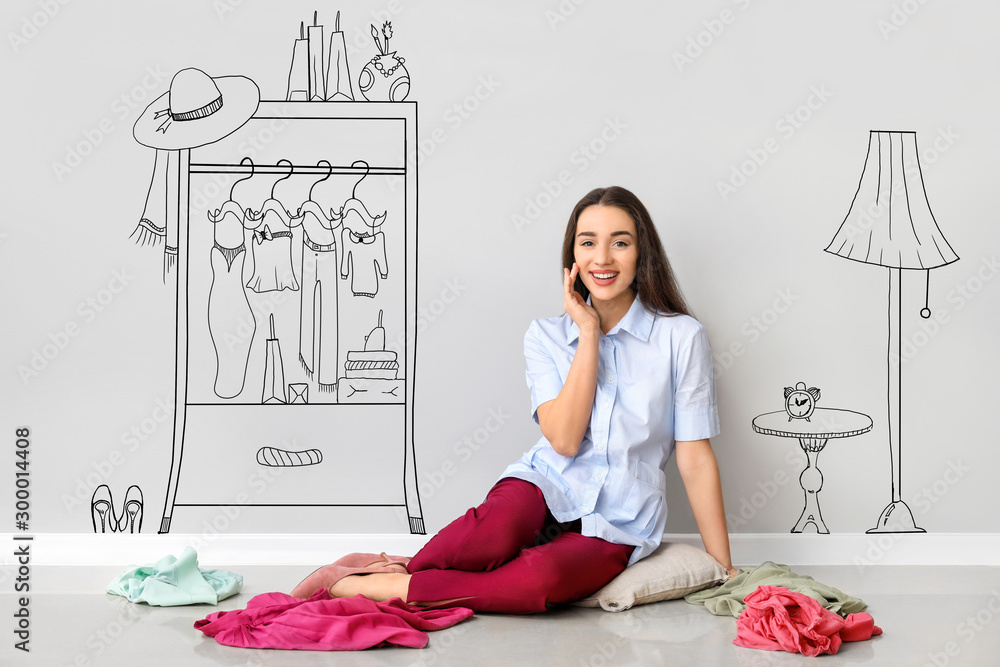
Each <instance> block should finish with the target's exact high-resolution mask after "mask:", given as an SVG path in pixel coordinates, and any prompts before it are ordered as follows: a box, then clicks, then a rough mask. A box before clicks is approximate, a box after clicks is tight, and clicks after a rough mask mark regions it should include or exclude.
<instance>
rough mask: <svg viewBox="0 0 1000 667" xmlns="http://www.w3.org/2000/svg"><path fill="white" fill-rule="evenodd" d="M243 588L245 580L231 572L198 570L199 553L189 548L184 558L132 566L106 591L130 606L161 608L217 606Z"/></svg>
mask: <svg viewBox="0 0 1000 667" xmlns="http://www.w3.org/2000/svg"><path fill="white" fill-rule="evenodd" d="M242 588H243V577H242V576H240V575H238V574H236V573H234V572H230V571H229V570H202V569H199V568H198V553H197V552H196V551H195V550H194V549H193V548H191V547H186V548H185V549H184V551H183V552H182V553H181V557H180V558H174V557H173V556H172V555H167V556H164V557H163V558H161V559H160V560H158V561H156V562H155V563H153V564H152V565H143V566H137V565H131V566H129V568H128V569H127V570H125V571H124V572H122V573H121V574H119V575H118V576H117V577H115V579H114V581H112V582H111V583H110V584H108V586H107V588H106V589H105V591H107V592H108V593H112V594H114V595H121V596H122V597H124V598H127V599H128V601H129V602H145V603H146V604H148V605H153V606H157V607H175V606H179V605H185V604H217V603H218V602H219V600H225V599H226V598H228V597H230V596H232V595H236V594H237V593H239V592H240V590H241V589H242Z"/></svg>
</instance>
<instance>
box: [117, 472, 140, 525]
mask: <svg viewBox="0 0 1000 667" xmlns="http://www.w3.org/2000/svg"><path fill="white" fill-rule="evenodd" d="M126 528H128V532H130V533H138V532H139V531H140V530H141V529H142V490H140V489H139V487H138V486H136V485H135V484H133V485H132V486H130V487H128V491H126V492H125V504H124V506H122V514H121V517H120V518H119V519H118V532H119V533H124V532H126V531H125V529H126Z"/></svg>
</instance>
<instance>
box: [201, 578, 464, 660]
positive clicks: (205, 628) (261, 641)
mask: <svg viewBox="0 0 1000 667" xmlns="http://www.w3.org/2000/svg"><path fill="white" fill-rule="evenodd" d="M470 616H472V610H471V609H466V608H465V607H451V608H448V609H423V608H421V607H411V606H410V605H408V604H406V603H405V602H403V601H402V600H401V599H400V598H393V599H392V600H389V601H388V602H375V601H373V600H369V599H367V598H365V597H364V596H362V595H358V596H356V597H353V598H332V597H330V593H329V592H328V591H327V590H326V589H325V588H321V589H319V590H318V591H316V593H315V594H314V595H312V596H311V597H309V598H308V599H305V600H303V599H300V598H293V597H292V596H290V595H285V594H284V593H262V594H260V595H256V596H254V597H253V598H252V599H251V600H250V602H249V603H248V604H247V608H246V609H236V610H233V611H217V612H213V613H211V614H209V615H208V616H207V617H206V618H204V619H202V620H200V621H195V623H194V627H195V628H196V629H198V630H201V631H202V632H204V633H205V634H206V635H208V636H209V637H214V638H215V640H216V641H217V642H219V643H220V644H225V645H226V646H240V647H243V648H278V649H298V650H305V651H356V650H363V649H366V648H371V647H373V646H383V645H387V644H388V645H392V646H408V647H412V648H423V647H424V646H426V645H427V631H429V630H441V629H444V628H450V627H451V626H453V625H455V624H456V623H458V622H460V621H463V620H465V619H466V618H469V617H470Z"/></svg>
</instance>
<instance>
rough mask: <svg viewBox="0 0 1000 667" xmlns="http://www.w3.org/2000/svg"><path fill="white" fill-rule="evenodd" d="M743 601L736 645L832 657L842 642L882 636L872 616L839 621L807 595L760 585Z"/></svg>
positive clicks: (850, 616) (837, 617)
mask: <svg viewBox="0 0 1000 667" xmlns="http://www.w3.org/2000/svg"><path fill="white" fill-rule="evenodd" d="M743 602H745V603H746V605H747V607H746V609H744V610H743V612H742V613H741V614H740V617H739V618H738V619H737V620H736V639H734V640H733V643H734V644H736V645H737V646H745V647H747V648H759V649H764V650H765V651H788V652H789V653H801V654H802V655H807V656H810V657H812V656H817V655H820V654H822V653H829V654H831V655H832V654H835V653H836V652H837V651H838V650H839V649H840V645H841V643H842V642H856V641H862V640H865V639H870V638H871V636H872V635H880V634H882V628H880V627H878V626H877V625H875V619H873V618H872V617H871V614H868V613H866V612H861V613H859V614H848V616H847V618H842V617H841V616H839V615H837V614H835V613H834V612H832V611H830V610H829V609H826V608H825V607H823V605H821V604H820V603H819V602H817V601H816V600H814V599H813V598H811V597H809V596H808V595H804V594H802V593H796V592H794V591H790V590H788V589H787V588H785V587H783V586H759V587H758V588H757V590H755V591H754V592H753V593H750V595H747V596H746V597H745V598H743Z"/></svg>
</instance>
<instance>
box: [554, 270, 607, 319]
mask: <svg viewBox="0 0 1000 667" xmlns="http://www.w3.org/2000/svg"><path fill="white" fill-rule="evenodd" d="M579 272H580V267H579V266H577V265H576V262H574V263H573V268H572V270H571V269H563V309H564V310H565V311H566V312H567V313H569V316H570V317H572V318H573V321H574V322H576V326H578V327H580V331H583V330H585V329H588V328H590V329H592V330H595V331H600V328H601V318H600V316H599V315H598V314H597V311H596V310H594V308H593V306H590V305H588V304H587V302H586V301H584V299H583V297H582V296H580V293H579V292H577V291H576V290H575V289H573V286H574V285H575V284H576V276H577V274H578V273H579Z"/></svg>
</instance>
